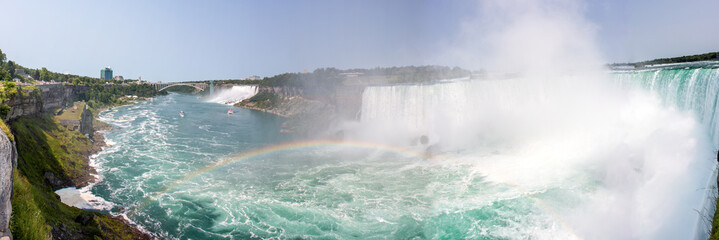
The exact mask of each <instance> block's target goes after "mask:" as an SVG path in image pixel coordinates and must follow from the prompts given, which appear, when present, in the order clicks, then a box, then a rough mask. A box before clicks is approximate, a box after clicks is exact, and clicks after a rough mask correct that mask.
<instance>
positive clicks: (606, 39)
mask: <svg viewBox="0 0 719 240" xmlns="http://www.w3.org/2000/svg"><path fill="white" fill-rule="evenodd" d="M549 1H551V0H549ZM555 1H562V0H555ZM516 2H520V3H521V2H522V0H516ZM580 3H581V4H582V6H583V7H582V9H583V10H582V11H581V14H582V16H583V17H584V18H586V20H587V21H588V22H591V23H593V24H594V25H596V28H597V44H598V47H599V49H600V50H601V51H602V54H603V55H604V57H605V60H606V61H607V62H627V61H636V60H644V59H651V58H657V57H670V56H679V55H689V54H697V53H703V52H708V51H719V31H716V29H717V27H716V24H717V23H719V14H717V13H716V9H719V1H716V0H696V1H663V0H659V1H622V0H610V1H589V2H580ZM479 8H481V4H477V3H476V2H475V1H461V0H449V1H421V0H418V1H410V0H398V1H373V0H370V1H340V0H336V1H331V0H327V1H302V2H301V1H215V0H210V1H104V0H102V1H68V2H66V1H7V0H0V16H2V20H0V32H2V33H1V34H0V49H2V50H3V52H5V53H6V54H7V56H8V59H10V60H14V61H16V62H17V63H19V64H22V65H24V66H26V67H31V68H40V67H47V68H48V69H50V70H52V71H57V72H69V73H73V74H79V75H87V76H93V77H97V76H98V75H99V71H100V69H101V68H103V67H105V66H111V67H112V68H113V69H114V70H115V74H116V75H123V76H124V77H126V78H137V77H138V76H142V78H143V79H144V80H150V81H164V82H168V81H186V80H203V79H229V78H242V77H247V76H250V75H260V76H272V75H275V74H279V73H283V72H301V71H303V70H305V69H306V70H308V71H312V70H314V69H315V68H319V67H337V68H370V67H377V66H381V67H388V66H404V65H424V64H439V65H454V64H458V63H456V62H454V61H451V60H450V61H448V60H447V58H446V56H445V54H444V52H445V51H447V49H448V48H451V47H452V45H453V44H454V43H456V42H458V38H461V37H464V36H466V35H463V34H462V33H461V31H462V26H463V24H466V23H467V22H472V19H476V18H481V17H482V16H480V15H481V14H482V11H480V10H481V9H479ZM442 56H445V57H442ZM459 65H461V64H459ZM461 67H465V68H469V69H479V68H482V67H483V66H481V65H480V66H461Z"/></svg>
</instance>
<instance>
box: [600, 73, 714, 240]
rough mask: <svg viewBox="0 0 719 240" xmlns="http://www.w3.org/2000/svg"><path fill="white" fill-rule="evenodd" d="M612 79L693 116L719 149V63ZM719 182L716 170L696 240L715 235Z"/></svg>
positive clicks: (614, 75) (706, 191)
mask: <svg viewBox="0 0 719 240" xmlns="http://www.w3.org/2000/svg"><path fill="white" fill-rule="evenodd" d="M612 75H613V77H614V79H615V80H616V81H617V83H618V85H619V86H622V87H625V88H635V89H645V90H649V91H651V92H653V93H655V94H657V95H658V96H660V97H661V98H662V100H663V101H664V103H665V104H668V105H671V106H676V107H678V108H680V109H683V110H687V111H691V112H693V113H694V115H695V116H696V118H697V119H698V121H699V122H700V123H701V124H702V125H704V129H706V132H708V134H709V135H710V137H711V145H712V147H713V149H714V150H716V147H717V146H719V119H718V118H719V116H717V102H718V101H719V63H716V62H706V63H694V64H683V65H682V64H679V65H671V66H666V67H658V68H654V69H647V70H641V71H617V72H614V73H613V74H612ZM712 159H713V158H712ZM717 160H719V159H717ZM714 168H716V167H714ZM716 179H717V172H716V169H715V171H714V173H713V174H712V175H711V177H710V178H709V181H708V182H707V183H706V187H705V188H704V196H705V197H704V203H703V205H702V207H701V208H698V209H697V211H698V212H699V215H700V218H699V219H698V220H697V229H696V230H697V233H696V234H695V239H706V238H708V235H707V233H709V232H710V231H711V230H710V229H711V221H710V219H712V218H713V215H714V211H715V205H714V203H715V198H716V196H717V185H716V184H717V181H716Z"/></svg>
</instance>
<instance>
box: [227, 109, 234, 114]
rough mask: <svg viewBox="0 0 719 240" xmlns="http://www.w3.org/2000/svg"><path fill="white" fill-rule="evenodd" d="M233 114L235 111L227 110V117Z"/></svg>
mask: <svg viewBox="0 0 719 240" xmlns="http://www.w3.org/2000/svg"><path fill="white" fill-rule="evenodd" d="M234 113H235V111H234V110H232V109H229V110H227V115H232V114H234Z"/></svg>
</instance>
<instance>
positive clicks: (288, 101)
mask: <svg viewBox="0 0 719 240" xmlns="http://www.w3.org/2000/svg"><path fill="white" fill-rule="evenodd" d="M234 106H236V107H241V108H246V109H251V110H256V111H261V112H265V113H269V114H273V115H276V116H279V117H282V118H284V119H285V121H284V123H283V124H282V129H281V130H280V132H282V133H293V134H300V135H304V136H310V135H314V134H322V133H323V132H324V131H325V130H327V129H328V127H329V126H331V125H332V124H333V121H334V120H335V119H337V111H336V106H334V105H332V104H329V103H325V102H323V101H319V100H310V99H306V98H303V97H301V96H282V95H279V94H274V93H262V92H261V93H258V94H257V95H256V97H252V98H249V99H245V100H243V101H241V102H239V103H237V104H235V105H234Z"/></svg>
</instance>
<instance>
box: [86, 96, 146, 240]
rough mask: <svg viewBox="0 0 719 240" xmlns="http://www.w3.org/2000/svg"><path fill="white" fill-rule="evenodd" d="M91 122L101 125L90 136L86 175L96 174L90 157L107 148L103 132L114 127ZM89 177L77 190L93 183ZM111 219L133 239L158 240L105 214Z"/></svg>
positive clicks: (127, 223) (130, 223) (126, 222)
mask: <svg viewBox="0 0 719 240" xmlns="http://www.w3.org/2000/svg"><path fill="white" fill-rule="evenodd" d="M109 109H110V108H102V109H99V111H98V114H100V113H102V112H104V111H107V110H109ZM93 121H97V122H99V123H102V125H101V126H96V127H93V134H92V136H91V138H90V139H91V140H92V142H93V148H92V150H91V151H89V152H88V153H87V158H86V159H87V165H88V166H89V170H88V175H90V174H92V175H95V174H97V170H96V169H95V167H94V166H92V165H91V164H90V156H92V155H95V154H97V153H99V152H101V151H103V150H104V148H105V147H108V145H107V143H106V142H105V133H104V132H105V131H112V130H113V129H114V128H115V127H114V126H112V125H111V124H108V123H105V122H102V121H99V120H96V119H95V116H93ZM92 175H90V176H91V179H88V180H87V181H84V182H82V184H83V185H82V186H80V185H78V186H77V188H81V187H85V186H87V185H88V184H90V183H93V182H95V181H96V180H97V179H96V178H95V177H94V176H92ZM106 215H108V216H109V217H110V218H112V219H116V220H118V221H120V222H121V223H122V224H124V225H125V227H126V228H127V229H128V230H129V232H127V234H129V235H132V236H133V238H134V239H158V238H157V237H155V236H153V235H152V234H151V233H149V232H147V231H143V230H142V229H141V228H140V227H139V226H137V225H136V224H134V223H132V222H131V221H130V220H129V219H126V218H125V217H123V216H120V215H114V214H106Z"/></svg>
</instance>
